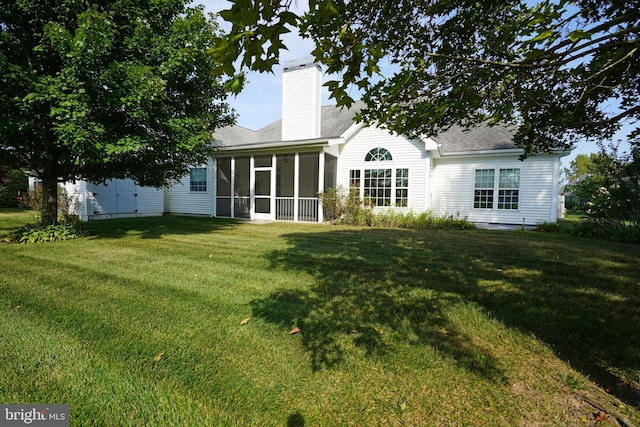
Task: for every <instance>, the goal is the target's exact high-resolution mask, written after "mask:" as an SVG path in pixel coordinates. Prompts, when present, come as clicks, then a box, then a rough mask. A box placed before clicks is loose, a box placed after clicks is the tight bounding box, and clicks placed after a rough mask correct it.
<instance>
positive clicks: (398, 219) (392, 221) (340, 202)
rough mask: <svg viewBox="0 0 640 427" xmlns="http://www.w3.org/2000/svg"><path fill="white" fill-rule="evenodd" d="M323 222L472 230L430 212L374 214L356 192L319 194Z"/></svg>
mask: <svg viewBox="0 0 640 427" xmlns="http://www.w3.org/2000/svg"><path fill="white" fill-rule="evenodd" d="M319 196H320V201H321V203H322V209H323V211H324V215H325V219H326V220H327V221H329V222H331V223H332V224H342V225H355V226H368V227H381V228H406V229H412V230H436V229H437V230H468V229H472V228H475V226H474V225H473V223H471V222H469V221H467V220H466V218H458V217H455V216H453V215H451V216H446V217H438V216H435V215H433V213H431V212H421V213H418V214H416V213H414V212H413V211H409V212H400V211H397V210H393V209H390V210H387V211H380V212H374V209H373V208H374V207H373V206H372V205H371V203H370V202H369V201H368V200H366V199H365V200H361V199H360V196H359V189H357V188H349V189H348V190H347V189H345V188H344V187H338V188H329V189H328V190H326V191H325V192H324V193H322V194H320V195H319Z"/></svg>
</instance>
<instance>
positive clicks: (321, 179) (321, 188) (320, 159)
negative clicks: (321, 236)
mask: <svg viewBox="0 0 640 427" xmlns="http://www.w3.org/2000/svg"><path fill="white" fill-rule="evenodd" d="M321 193H324V151H321V152H320V153H318V222H322V219H323V218H324V214H323V212H322V203H320V194H321Z"/></svg>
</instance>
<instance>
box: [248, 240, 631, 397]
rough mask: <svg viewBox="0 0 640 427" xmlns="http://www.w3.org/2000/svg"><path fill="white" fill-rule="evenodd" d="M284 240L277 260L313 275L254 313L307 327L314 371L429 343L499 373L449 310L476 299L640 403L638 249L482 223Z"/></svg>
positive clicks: (479, 370) (471, 366)
mask: <svg viewBox="0 0 640 427" xmlns="http://www.w3.org/2000/svg"><path fill="white" fill-rule="evenodd" d="M285 238H286V239H287V240H288V242H289V244H290V248H289V249H287V250H284V251H277V252H274V253H272V254H271V256H270V261H271V263H272V265H273V267H274V268H278V269H283V270H298V271H303V272H305V273H306V274H308V275H310V276H311V277H313V278H314V280H315V285H314V286H313V287H311V288H310V289H306V290H303V289H300V290H298V289H296V290H279V291H277V292H275V293H274V294H272V295H271V296H270V297H269V298H266V299H261V300H256V301H254V302H253V309H254V314H255V315H256V316H259V317H262V318H264V319H266V320H268V321H271V322H274V323H278V324H282V325H283V326H284V327H291V326H293V325H297V326H299V327H300V328H301V330H302V335H303V337H302V340H303V345H304V347H305V348H306V349H307V350H308V351H309V353H310V355H311V361H312V367H313V369H322V368H323V367H331V366H333V365H336V364H338V363H340V362H341V361H343V360H344V359H345V351H348V349H350V348H356V349H361V350H362V351H364V352H366V354H369V355H372V354H384V353H386V352H387V351H389V350H392V349H393V345H394V342H400V343H403V344H405V345H406V344H409V345H425V344H426V345H429V346H431V347H433V348H435V349H437V350H438V351H439V352H440V353H441V354H443V355H444V356H446V357H451V358H453V359H454V360H455V361H456V362H457V363H458V364H460V365H461V366H464V367H465V368H466V369H468V370H469V371H470V372H474V373H476V374H478V375H481V376H483V377H485V378H487V379H489V380H491V381H494V382H499V381H503V380H504V377H503V373H502V372H501V371H500V369H499V363H498V361H497V360H495V359H494V358H493V356H492V355H490V354H489V353H488V352H487V351H485V350H484V349H483V348H480V347H478V346H477V345H474V344H473V342H474V340H473V337H471V336H467V335H465V333H463V332H462V331H460V330H457V329H456V326H455V324H454V323H453V322H451V321H450V319H449V318H448V314H447V312H446V311H445V310H446V308H447V307H451V306H452V305H453V304H477V306H478V307H479V308H480V309H481V310H482V311H484V312H485V313H490V316H491V317H492V318H495V319H497V320H499V321H500V322H502V323H503V324H505V325H506V326H507V327H512V328H517V329H519V330H521V331H523V332H525V333H529V334H533V335H534V336H536V337H537V338H538V339H540V340H541V341H543V342H545V343H547V344H548V345H550V346H551V348H552V349H553V350H554V351H555V353H556V354H557V356H558V357H560V358H562V359H563V360H565V361H567V362H568V363H570V364H571V365H572V366H573V367H574V368H576V369H578V370H580V371H581V372H582V373H583V374H585V375H587V376H589V377H590V378H591V379H592V380H594V381H596V382H598V383H600V384H601V385H602V387H603V388H606V389H607V390H608V391H610V392H611V393H614V394H616V396H617V397H619V398H620V399H622V400H624V401H626V402H627V403H629V404H631V405H634V406H637V405H638V397H639V395H638V393H639V391H638V383H639V382H640V378H634V376H636V375H637V372H638V371H637V369H638V367H639V366H640V350H639V349H640V311H638V310H639V309H638V307H640V286H639V285H638V283H640V266H638V263H637V259H638V256H640V248H638V247H635V246H633V247H629V246H621V245H610V244H606V243H594V242H592V241H588V240H578V239H571V240H566V239H564V240H563V239H555V240H554V239H553V238H545V237H542V236H539V235H535V234H533V233H514V232H506V233H505V232H502V233H496V232H484V231H472V232H410V231H398V230H366V231H353V230H338V231H331V232H323V233H299V234H290V235H288V236H285ZM454 239H455V240H454ZM458 324H459V323H458ZM458 329H459V328H458Z"/></svg>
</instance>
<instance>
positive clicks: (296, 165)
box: [293, 153, 300, 222]
mask: <svg viewBox="0 0 640 427" xmlns="http://www.w3.org/2000/svg"><path fill="white" fill-rule="evenodd" d="M299 190H300V153H296V154H295V155H294V157H293V220H294V221H296V222H298V203H299V202H298V191H299Z"/></svg>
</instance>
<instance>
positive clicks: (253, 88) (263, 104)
mask: <svg viewBox="0 0 640 427" xmlns="http://www.w3.org/2000/svg"><path fill="white" fill-rule="evenodd" d="M195 1H196V2H200V3H202V4H203V5H204V6H205V9H206V10H207V11H208V12H213V13H217V12H219V11H221V10H224V9H228V8H229V3H228V2H227V1H226V0H195ZM302 3H304V2H300V5H302ZM221 21H222V20H221ZM221 24H222V28H223V29H225V24H226V23H224V22H223V21H222V22H221ZM284 43H285V45H286V46H287V47H288V50H285V51H282V52H281V53H280V59H281V63H283V62H284V61H289V60H292V59H298V58H302V57H307V56H310V54H311V51H312V50H313V48H314V45H313V43H312V42H311V41H309V40H304V39H302V38H301V37H300V36H299V35H298V34H297V33H295V32H292V33H289V34H287V35H285V39H284ZM382 70H383V73H384V67H383V68H382ZM326 80H330V78H329V77H327V76H325V81H326ZM354 98H356V99H358V98H359V96H357V95H354ZM228 102H229V104H230V105H231V106H232V107H233V108H234V109H235V110H236V112H237V113H238V120H237V123H238V124H239V125H240V126H244V127H247V128H249V129H252V130H257V129H260V128H261V127H263V126H266V125H268V124H269V123H272V122H274V121H276V120H278V119H280V118H281V117H282V68H281V67H278V66H276V67H274V69H273V74H270V73H262V74H261V73H250V74H249V75H248V83H247V84H246V85H245V88H244V90H243V91H242V93H240V94H239V95H238V96H237V97H232V98H230V99H229V100H228ZM333 103H334V102H333V100H330V99H329V93H328V91H327V90H326V88H324V87H323V94H322V105H330V104H333ZM626 133H627V132H625V130H624V129H623V131H622V132H620V133H619V135H617V136H616V138H615V139H614V140H617V139H624V135H626ZM624 147H626V146H625V145H623V146H622V148H623V149H624ZM597 151H599V149H598V146H597V145H596V144H595V143H587V142H584V141H579V142H578V143H577V144H576V149H575V150H573V152H572V153H571V155H569V156H567V157H564V158H563V160H562V164H563V167H568V166H569V162H570V161H571V160H572V159H574V158H575V156H576V155H577V154H588V153H595V152H597Z"/></svg>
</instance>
